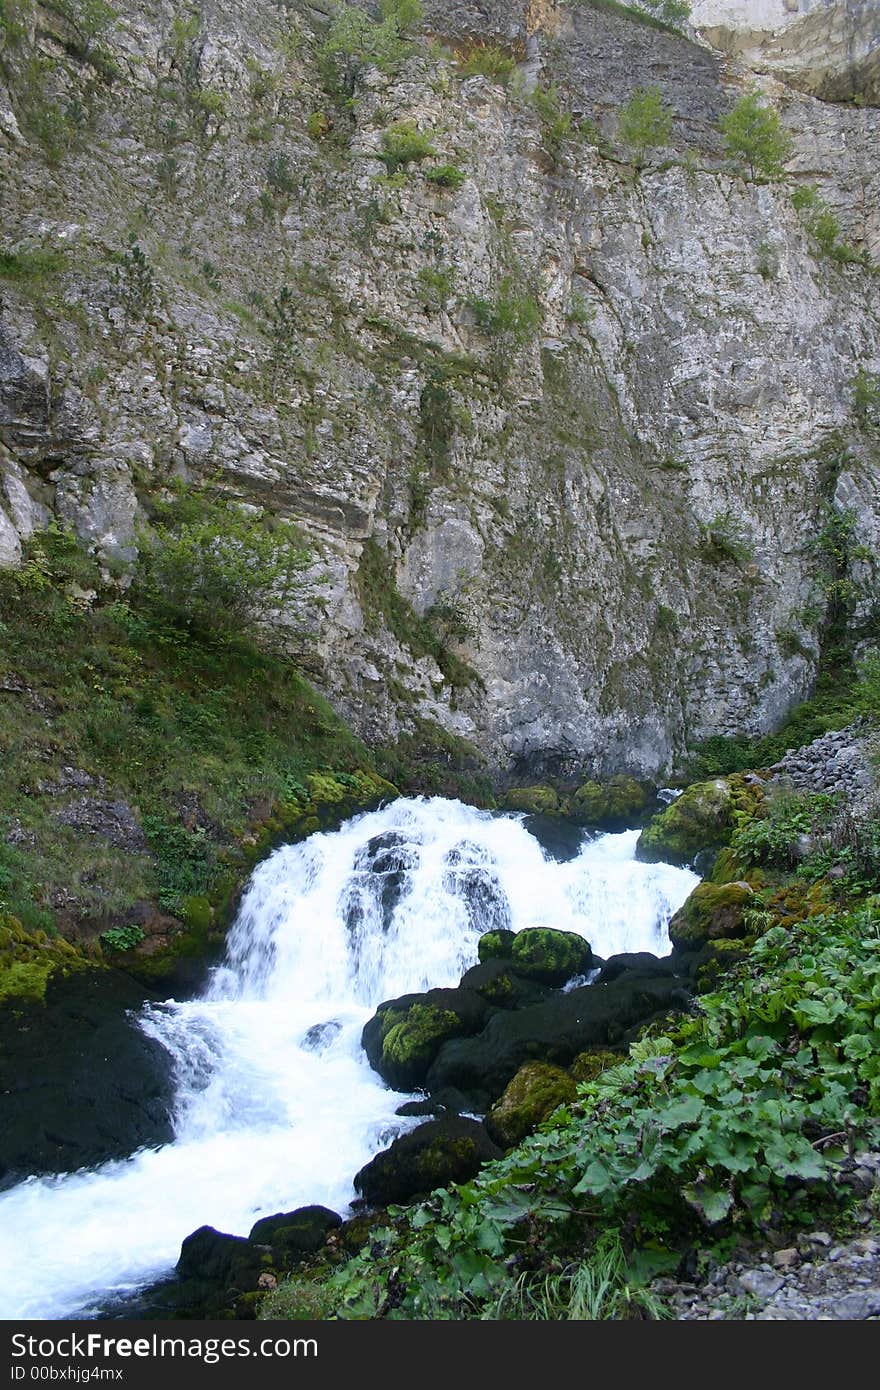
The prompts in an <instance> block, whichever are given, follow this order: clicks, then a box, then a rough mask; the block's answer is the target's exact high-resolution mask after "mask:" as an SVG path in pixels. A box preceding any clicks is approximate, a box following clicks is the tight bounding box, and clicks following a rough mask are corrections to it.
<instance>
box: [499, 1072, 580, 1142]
mask: <svg viewBox="0 0 880 1390" xmlns="http://www.w3.org/2000/svg"><path fill="white" fill-rule="evenodd" d="M576 1095H577V1082H576V1081H575V1080H574V1079H573V1077H571V1076H569V1074H568V1072H566V1071H563V1070H562V1068H561V1067H554V1066H552V1065H551V1064H550V1063H549V1062H526V1064H525V1065H524V1066H522V1067H520V1069H519V1071H518V1072H517V1073H516V1076H515V1077H514V1078H513V1080H512V1081H511V1082H510V1083H509V1085H508V1086H507V1087H506V1089H505V1091H504V1094H503V1095H502V1096H501V1097H500V1099H499V1100H497V1101H496V1102H495V1104H494V1105H493V1106H492V1109H491V1110H490V1111H489V1114H488V1115H487V1116H486V1128H487V1130H488V1131H489V1133H490V1135H491V1136H492V1138H493V1139H494V1140H495V1141H496V1143H498V1144H500V1145H501V1147H502V1148H505V1149H510V1148H512V1147H513V1146H514V1144H518V1143H519V1141H520V1140H521V1139H524V1138H525V1136H526V1135H527V1134H531V1132H532V1130H533V1129H535V1128H536V1127H537V1126H538V1125H539V1124H540V1123H541V1121H542V1120H544V1119H546V1118H547V1116H548V1115H550V1114H552V1112H553V1111H554V1110H556V1109H557V1108H558V1107H559V1106H560V1105H565V1104H566V1103H567V1102H568V1101H572V1100H574V1098H575V1096H576Z"/></svg>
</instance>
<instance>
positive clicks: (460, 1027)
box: [361, 989, 489, 1091]
mask: <svg viewBox="0 0 880 1390" xmlns="http://www.w3.org/2000/svg"><path fill="white" fill-rule="evenodd" d="M488 1016H489V1006H488V1004H487V1003H486V1001H485V1000H484V999H482V998H481V997H480V996H479V995H478V994H476V993H474V991H473V990H469V989H435V990H429V991H428V993H427V994H409V995H403V996H402V997H401V998H400V999H393V1000H391V1001H390V1002H388V1003H387V1004H380V1006H379V1008H378V1009H377V1010H376V1013H375V1014H374V1015H373V1017H372V1018H371V1019H370V1021H369V1022H368V1023H367V1024H366V1026H365V1028H364V1031H363V1033H362V1035H361V1042H362V1045H363V1048H364V1051H365V1052H366V1054H367V1057H368V1058H369V1061H370V1065H371V1066H372V1067H374V1068H375V1070H376V1071H377V1072H378V1073H379V1075H380V1076H381V1077H382V1078H383V1080H384V1081H387V1082H388V1084H389V1086H393V1087H394V1088H395V1089H396V1090H398V1091H413V1090H415V1089H416V1088H417V1087H418V1086H421V1085H422V1083H423V1082H424V1079H425V1077H426V1075H427V1073H428V1068H429V1067H430V1065H431V1063H432V1062H433V1060H434V1058H435V1057H436V1055H437V1053H438V1052H439V1051H440V1048H441V1047H442V1046H443V1044H444V1043H445V1042H448V1041H449V1039H450V1038H458V1037H466V1036H468V1035H470V1034H472V1033H477V1032H479V1031H480V1029H481V1028H482V1027H483V1026H484V1024H485V1022H486V1020H487V1018H488Z"/></svg>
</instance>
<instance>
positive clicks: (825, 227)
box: [791, 184, 872, 267]
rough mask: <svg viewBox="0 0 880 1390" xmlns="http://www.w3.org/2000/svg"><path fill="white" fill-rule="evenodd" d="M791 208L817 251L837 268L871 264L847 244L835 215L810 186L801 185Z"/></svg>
mask: <svg viewBox="0 0 880 1390" xmlns="http://www.w3.org/2000/svg"><path fill="white" fill-rule="evenodd" d="M791 202H792V207H794V208H795V209H796V211H798V212H800V213H803V214H804V225H805V227H806V229H807V231H808V232H809V233H810V236H812V237H813V238H814V240H815V241H816V242H817V244H818V246H819V249H820V251H822V252H823V253H824V254H825V255H826V256H829V257H830V258H831V260H833V261H837V263H838V265H862V266H865V267H870V266H871V264H872V262H871V259H870V257H869V256H868V253H867V252H866V251H857V250H856V248H855V247H854V246H852V245H851V244H850V242H848V241H847V240H846V237H845V236H844V233H843V228H842V227H841V225H840V221H839V220H838V218H837V216H836V214H835V213H834V212H832V210H831V208H830V207H829V206H828V204H827V203H826V202H825V201H824V200H823V199H822V198H820V196H819V191H818V189H817V188H816V187H815V186H814V185H813V184H801V185H799V187H797V188H795V189H794V191H793V192H792V195H791Z"/></svg>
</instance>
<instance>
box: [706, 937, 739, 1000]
mask: <svg viewBox="0 0 880 1390" xmlns="http://www.w3.org/2000/svg"><path fill="white" fill-rule="evenodd" d="M748 953H749V947H748V944H747V943H746V942H744V941H733V940H718V941H708V942H707V943H706V945H705V946H704V947H703V949H702V951H701V952H700V954H699V958H698V960H697V962H696V968H695V969H694V972H693V982H694V990H695V992H696V993H697V994H710V993H711V992H712V991H713V990H716V989H718V988H719V986H720V985H721V983H722V981H723V979H724V976H725V975H726V974H727V972H728V971H729V970H730V969H731V967H732V966H734V965H736V964H738V962H739V961H741V960H745V958H746V956H747V955H748Z"/></svg>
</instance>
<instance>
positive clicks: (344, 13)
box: [318, 0, 422, 104]
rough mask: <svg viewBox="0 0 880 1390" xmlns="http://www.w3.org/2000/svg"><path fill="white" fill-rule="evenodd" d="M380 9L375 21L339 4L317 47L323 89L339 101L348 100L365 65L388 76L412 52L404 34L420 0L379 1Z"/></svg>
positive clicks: (418, 14)
mask: <svg viewBox="0 0 880 1390" xmlns="http://www.w3.org/2000/svg"><path fill="white" fill-rule="evenodd" d="M380 8H381V13H382V19H381V20H380V21H378V22H377V21H376V20H374V19H372V18H371V17H370V16H369V15H368V14H367V12H366V11H365V10H361V9H358V8H357V7H356V6H354V5H345V4H343V5H339V6H338V7H337V9H336V10H335V12H334V14H333V19H332V21H331V24H330V29H329V31H328V34H327V37H326V39H325V40H324V42H323V44H322V45H321V47H320V48H319V50H318V63H319V67H320V69H321V72H322V75H323V78H324V85H325V88H326V89H327V91H328V92H329V93H330V95H331V96H334V97H336V98H337V99H339V100H341V101H342V102H343V104H345V103H347V102H350V101H351V98H352V96H353V94H354V92H355V89H356V87H357V85H358V82H359V81H360V79H361V77H362V75H363V73H364V72H365V71H366V69H367V68H369V67H376V68H378V69H379V70H380V72H383V73H385V74H387V75H388V76H392V75H393V74H394V73H396V72H397V71H398V70H399V68H400V67H401V65H402V64H403V63H404V62H405V61H406V59H407V58H408V57H409V55H410V53H411V52H412V48H411V45H410V44H409V43H407V42H406V40H405V38H404V35H405V34H406V33H407V32H408V31H409V30H410V29H411V28H413V26H414V25H416V24H417V23H418V22H419V21H420V19H421V17H422V6H421V3H420V0H383V2H382V4H381V7H380Z"/></svg>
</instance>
